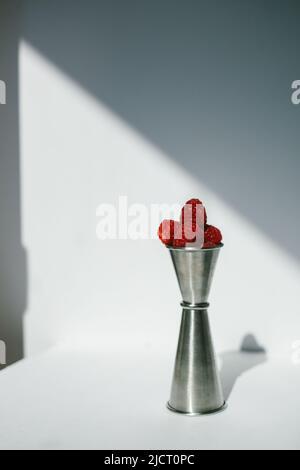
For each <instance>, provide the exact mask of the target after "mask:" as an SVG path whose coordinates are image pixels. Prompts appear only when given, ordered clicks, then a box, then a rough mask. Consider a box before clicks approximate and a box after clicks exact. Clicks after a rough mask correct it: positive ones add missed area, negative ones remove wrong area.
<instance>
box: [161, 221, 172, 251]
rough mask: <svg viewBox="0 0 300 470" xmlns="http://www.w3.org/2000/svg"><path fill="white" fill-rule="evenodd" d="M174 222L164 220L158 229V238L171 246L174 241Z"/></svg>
mask: <svg viewBox="0 0 300 470" xmlns="http://www.w3.org/2000/svg"><path fill="white" fill-rule="evenodd" d="M174 223H175V222H174V220H163V221H162V223H161V224H160V226H159V228H158V237H159V239H160V240H161V241H162V242H163V243H164V244H165V245H171V244H172V242H173V239H174Z"/></svg>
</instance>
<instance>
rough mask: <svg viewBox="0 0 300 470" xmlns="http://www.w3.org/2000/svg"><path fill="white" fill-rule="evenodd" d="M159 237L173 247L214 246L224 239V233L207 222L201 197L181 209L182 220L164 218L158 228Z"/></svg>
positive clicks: (191, 200) (165, 243) (190, 201)
mask: <svg viewBox="0 0 300 470" xmlns="http://www.w3.org/2000/svg"><path fill="white" fill-rule="evenodd" d="M158 236H159V239H160V240H161V241H162V243H163V244H164V245H167V246H171V247H173V248H185V247H186V246H194V247H195V248H204V249H205V248H214V247H216V246H217V245H219V244H220V243H221V241H222V233H221V231H220V230H219V229H218V228H217V227H214V226H213V225H208V223H207V213H206V210H205V207H204V206H203V204H202V202H201V201H200V200H199V199H190V200H189V201H187V202H186V203H185V205H184V206H183V208H182V210H181V214H180V220H179V221H176V220H163V221H162V223H161V224H160V226H159V229H158Z"/></svg>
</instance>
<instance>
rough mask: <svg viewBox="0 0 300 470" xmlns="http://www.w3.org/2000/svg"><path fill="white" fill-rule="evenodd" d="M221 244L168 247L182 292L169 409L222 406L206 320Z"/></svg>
mask: <svg viewBox="0 0 300 470" xmlns="http://www.w3.org/2000/svg"><path fill="white" fill-rule="evenodd" d="M222 246H223V245H222V244H220V245H218V246H217V247H215V248H209V249H197V248H193V247H186V248H171V247H169V250H170V254H171V257H172V261H173V264H174V267H175V271H176V275H177V279H178V282H179V287H180V290H181V295H182V300H183V301H182V303H181V305H182V307H183V312H182V321H181V328H180V334H179V341H178V349H177V355H176V362H175V369H174V376H173V383H172V390H171V398H170V401H169V402H168V408H169V409H170V410H172V411H176V412H178V413H184V414H188V415H200V414H208V413H213V412H217V411H221V410H223V409H224V408H225V406H226V405H225V402H224V397H223V391H222V387H221V380H220V375H219V371H218V368H217V362H216V356H215V352H214V347H213V343H212V337H211V332H210V326H209V319H208V307H209V303H208V296H209V292H210V287H211V283H212V279H213V275H214V271H215V267H216V263H217V260H218V256H219V252H220V249H221V248H222Z"/></svg>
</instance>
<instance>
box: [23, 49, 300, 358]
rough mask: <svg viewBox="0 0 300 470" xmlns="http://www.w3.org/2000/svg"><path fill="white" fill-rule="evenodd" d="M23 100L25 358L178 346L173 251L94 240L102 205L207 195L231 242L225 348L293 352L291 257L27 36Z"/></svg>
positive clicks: (218, 308)
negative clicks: (82, 349)
mask: <svg viewBox="0 0 300 470" xmlns="http://www.w3.org/2000/svg"><path fill="white" fill-rule="evenodd" d="M20 99H21V162H22V164H21V168H22V214H23V216H22V219H23V242H24V245H25V247H26V250H27V252H28V258H29V270H28V285H29V296H28V300H29V303H28V309H27V312H26V330H25V333H26V335H25V337H26V347H27V352H28V354H31V353H33V352H37V351H40V350H43V349H45V348H47V347H48V346H50V345H51V344H55V343H56V342H62V341H65V340H69V341H72V342H74V343H75V344H79V343H80V344H81V345H82V344H84V345H86V346H90V345H94V346H95V345H97V344H98V345H108V346H110V347H117V348H120V349H121V350H122V349H123V348H134V350H135V351H136V353H137V354H139V351H141V350H142V349H143V348H154V349H159V348H162V347H164V348H166V350H169V349H170V348H171V352H173V350H174V348H175V344H176V340H177V329H178V324H179V319H180V310H179V300H180V297H179V290H178V287H177V285H176V280H175V275H174V273H173V272H172V266H171V262H170V260H169V257H168V256H169V255H168V253H167V252H166V250H165V249H164V248H163V247H162V246H161V245H160V243H159V242H158V241H105V242H100V241H99V240H97V238H96V224H97V218H96V209H97V206H98V205H99V204H100V203H102V202H108V203H115V202H117V200H118V197H119V196H120V195H127V196H128V198H129V202H139V203H144V204H151V203H153V202H160V203H161V202H170V203H174V202H184V201H185V200H186V199H187V198H189V197H191V196H195V197H197V196H199V197H200V198H201V199H203V200H204V201H205V202H206V205H207V209H208V213H209V217H210V220H211V221H212V222H214V223H216V224H217V225H219V226H220V227H221V228H222V229H223V234H224V241H225V248H224V250H223V252H222V255H221V257H220V262H219V267H218V270H217V273H216V278H215V283H214V286H213V291H212V295H211V302H212V306H211V314H212V323H213V330H214V334H215V342H216V346H217V348H218V350H219V351H220V350H223V351H224V350H234V349H237V348H238V347H239V345H240V342H241V340H242V338H243V337H244V336H245V334H247V333H253V334H254V335H255V336H256V338H257V340H258V341H259V343H260V344H261V345H263V346H264V347H265V348H266V349H267V351H268V353H270V354H285V355H291V352H292V349H291V348H292V343H293V341H295V340H297V339H298V338H300V316H299V313H300V312H299V305H298V295H297V292H298V286H299V266H298V264H297V263H296V262H295V261H294V260H293V259H292V257H290V256H289V255H287V253H286V252H284V251H283V250H281V249H279V248H278V246H277V245H275V243H273V242H272V241H271V240H270V239H269V238H268V237H266V236H264V235H262V233H261V232H260V231H259V230H258V229H257V228H256V227H255V226H254V225H252V224H251V223H249V222H247V220H246V219H245V218H243V217H241V215H239V214H237V213H236V212H235V211H234V210H232V209H231V208H230V207H229V206H228V205H226V204H225V202H224V201H222V200H221V199H220V198H218V197H217V196H216V195H215V194H214V193H213V192H212V191H210V190H209V188H207V187H205V186H204V185H203V184H201V183H199V181H197V179H196V178H193V177H192V176H191V175H190V174H188V173H187V172H185V171H184V170H183V169H182V168H181V167H179V166H178V165H177V164H176V163H174V162H173V161H172V159H171V158H169V156H168V155H166V154H164V153H162V152H161V151H160V150H158V149H157V148H155V146H153V145H152V144H151V143H150V142H148V141H147V140H146V139H145V138H144V137H142V136H141V135H139V134H138V133H137V132H136V131H134V130H133V129H132V128H130V126H129V125H128V124H126V123H125V122H124V121H122V120H121V119H120V118H119V117H118V116H116V115H115V114H114V113H113V112H112V111H110V110H109V109H107V107H105V106H104V105H103V103H101V102H100V101H98V100H96V99H95V98H94V97H93V96H91V95H89V93H88V92H86V91H85V90H84V89H83V88H81V87H80V86H79V85H78V84H77V83H76V82H74V81H73V80H72V79H71V78H70V77H68V76H66V75H64V74H63V73H62V72H61V71H60V70H59V69H58V68H57V67H56V66H54V65H53V64H52V63H51V62H49V60H48V59H47V58H46V57H43V56H42V55H41V54H40V53H39V52H38V51H37V50H35V49H34V48H33V47H32V46H30V45H29V44H27V43H26V42H24V41H23V42H22V45H21V48H20ZM170 354H171V353H170Z"/></svg>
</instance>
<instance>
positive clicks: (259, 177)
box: [22, 0, 300, 260]
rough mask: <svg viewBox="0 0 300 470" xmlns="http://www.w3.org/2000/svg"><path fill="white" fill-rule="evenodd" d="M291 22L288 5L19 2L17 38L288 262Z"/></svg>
mask: <svg viewBox="0 0 300 470" xmlns="http://www.w3.org/2000/svg"><path fill="white" fill-rule="evenodd" d="M299 13H300V3H299V1H298V0H286V1H285V2H284V3H283V2H282V1H281V0H264V2H261V0H251V1H250V0H249V1H244V2H240V1H237V0H228V1H226V2H224V1H223V0H188V1H186V2H175V1H174V0H164V1H163V2H161V1H160V0H153V1H151V2H149V1H148V0H127V1H126V2H120V1H119V0H86V1H84V2H83V1H74V0H44V1H43V2H36V1H33V0H24V2H23V31H22V34H23V37H24V38H25V39H26V40H27V41H29V42H30V43H31V44H32V45H33V46H34V47H36V48H38V49H39V50H40V51H41V52H42V53H43V54H44V55H45V56H47V57H48V58H49V59H50V60H51V61H53V62H54V63H56V64H57V65H58V66H59V67H60V68H61V69H62V70H63V71H64V72H65V73H67V74H69V75H70V76H72V78H73V79H75V80H77V81H78V82H79V83H80V84H81V85H82V86H83V87H84V88H85V89H87V90H88V91H89V92H91V93H92V94H94V96H95V97H96V98H97V99H99V100H100V101H101V102H104V103H105V104H106V105H107V106H109V107H110V108H111V109H112V110H113V111H114V112H116V113H118V114H119V115H120V116H122V117H123V118H124V119H125V120H126V121H127V122H129V123H130V124H131V125H132V126H133V127H135V128H136V129H137V130H138V131H139V132H141V133H142V134H143V135H144V136H146V137H147V138H148V139H150V140H151V141H153V142H154V143H155V144H156V145H157V146H159V147H160V148H161V149H163V150H164V151H165V152H166V154H168V155H170V156H171V158H172V159H174V160H175V161H176V162H178V163H179V164H180V165H182V166H183V167H184V168H185V169H186V170H188V171H189V172H191V173H192V174H193V175H196V176H197V177H198V178H199V179H200V180H201V181H203V182H205V184H206V185H207V186H208V187H210V188H211V189H212V190H213V191H214V192H215V193H216V194H218V195H219V196H220V197H222V198H223V199H224V200H225V201H226V202H227V203H229V204H230V205H231V206H232V207H233V208H234V209H235V210H237V211H238V212H239V213H241V214H243V215H244V216H246V217H247V218H248V219H249V220H250V221H251V222H252V223H254V224H255V225H256V226H257V227H259V228H260V229H261V230H262V231H263V232H264V233H265V234H266V235H268V237H269V238H271V239H272V240H274V241H276V242H277V243H278V244H279V245H280V246H281V247H283V248H285V249H286V250H287V251H288V253H290V254H291V255H292V256H294V257H296V258H297V259H298V260H299V259H300V245H299V243H298V239H299V234H300V233H299V232H300V225H299V220H296V218H295V214H297V213H298V200H299V184H298V177H299V173H300V159H299V143H298V122H299V109H297V107H296V106H293V105H292V104H291V99H290V97H291V90H290V88H291V83H292V81H293V80H295V79H297V78H299V77H298V70H299V68H298V43H299V40H300V29H299V25H298V18H299ZM45 93H46V90H45ZM283 221H284V224H283ZM283 226H284V227H285V228H284V229H283ZM291 227H292V228H291Z"/></svg>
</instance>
